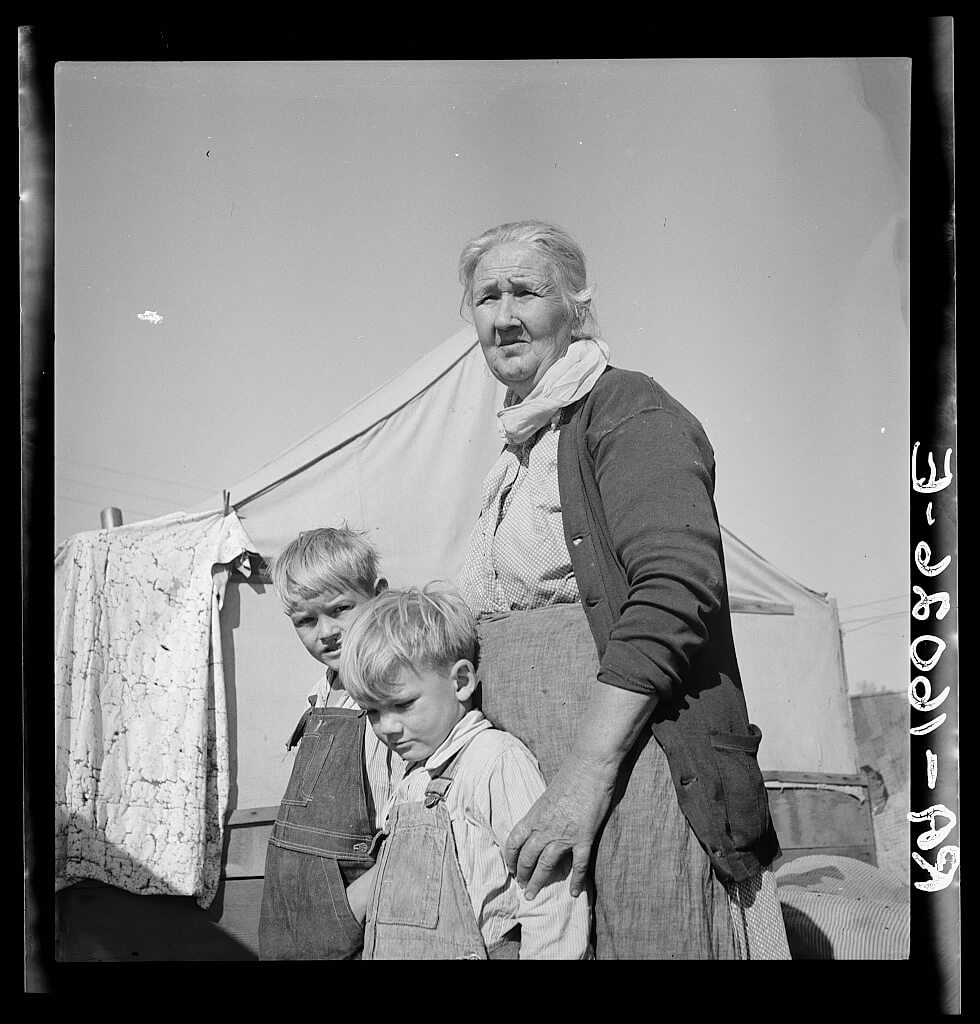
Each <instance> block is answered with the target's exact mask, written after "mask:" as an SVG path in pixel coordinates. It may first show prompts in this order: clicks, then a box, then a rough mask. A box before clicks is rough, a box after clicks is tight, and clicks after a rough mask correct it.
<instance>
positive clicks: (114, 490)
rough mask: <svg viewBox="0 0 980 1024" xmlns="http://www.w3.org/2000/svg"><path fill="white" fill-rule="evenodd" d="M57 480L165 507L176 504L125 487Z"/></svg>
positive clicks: (167, 499) (63, 479) (61, 478)
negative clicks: (127, 495) (148, 501)
mask: <svg viewBox="0 0 980 1024" xmlns="http://www.w3.org/2000/svg"><path fill="white" fill-rule="evenodd" d="M55 479H56V480H61V481H62V482H63V483H71V484H80V485H81V486H82V487H95V488H101V489H102V490H105V491H110V492H111V493H113V494H130V495H132V496H133V497H134V498H149V500H150V501H159V502H161V503H162V504H164V505H173V504H174V503H175V499H174V498H158V497H157V496H156V495H155V494H147V493H146V492H145V491H129V490H127V489H126V488H125V487H107V486H105V485H104V484H90V483H87V482H86V481H84V480H74V479H72V478H71V477H64V476H59V477H55Z"/></svg>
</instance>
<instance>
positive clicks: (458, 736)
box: [385, 710, 589, 960]
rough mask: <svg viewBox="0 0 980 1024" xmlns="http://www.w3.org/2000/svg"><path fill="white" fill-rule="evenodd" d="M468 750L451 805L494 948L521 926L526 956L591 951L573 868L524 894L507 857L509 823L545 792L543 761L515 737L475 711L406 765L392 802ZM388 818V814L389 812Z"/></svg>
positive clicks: (412, 794)
mask: <svg viewBox="0 0 980 1024" xmlns="http://www.w3.org/2000/svg"><path fill="white" fill-rule="evenodd" d="M460 750H462V753H461V754H460V756H459V758H458V759H457V761H456V768H455V779H454V781H453V783H452V785H451V786H450V788H449V792H448V794H447V796H446V801H445V806H446V810H447V811H448V813H449V818H450V822H451V825H452V831H453V838H454V839H455V842H456V853H457V855H458V858H459V866H460V869H461V871H462V874H463V880H464V881H465V883H466V889H467V892H468V894H469V897H470V900H471V902H472V904H473V913H474V915H475V917H476V921H477V924H478V925H479V928H480V932H481V934H482V935H483V939H484V942H485V943H486V945H487V946H488V947H490V946H492V945H493V944H494V943H496V942H497V941H499V940H500V939H501V938H503V936H504V935H505V934H506V933H507V932H509V931H510V930H511V928H513V927H514V926H515V925H520V927H521V949H520V959H521V960H582V959H586V958H587V956H588V950H589V903H588V900H587V898H586V896H585V895H582V896H580V897H579V898H578V899H573V898H572V896H571V895H570V894H569V891H568V873H567V871H566V872H565V874H564V875H563V876H562V877H561V878H559V879H557V880H556V881H554V882H551V883H549V884H548V885H546V886H545V887H544V888H543V889H541V891H540V892H539V893H538V894H537V896H535V897H534V899H533V900H527V899H525V898H524V894H523V893H522V892H521V889H520V887H519V886H518V884H517V881H516V880H515V878H514V877H513V875H511V874H510V873H509V872H508V870H507V866H506V864H505V863H504V858H503V853H502V851H503V847H504V844H505V843H506V841H507V837H508V836H509V835H510V832H511V829H512V828H513V827H514V826H515V825H516V824H517V822H518V821H520V820H521V818H523V817H524V815H525V814H527V812H528V811H529V810H530V809H531V806H532V805H533V804H534V802H535V801H536V800H537V799H538V797H539V796H541V794H542V793H543V792H544V788H545V787H544V779H543V778H542V777H541V772H540V769H539V768H538V764H537V761H535V759H534V757H533V755H532V754H531V752H530V751H529V750H528V749H527V747H525V746H524V744H523V743H521V742H520V740H518V739H517V738H516V737H514V736H511V735H510V734H509V733H505V732H502V731H500V730H499V729H494V728H493V727H492V726H491V724H490V722H488V721H487V719H486V718H484V716H483V714H482V713H481V712H479V711H475V710H474V711H470V712H468V713H467V714H466V715H465V717H464V718H463V719H462V720H461V721H459V722H458V723H457V724H456V726H455V727H454V728H453V730H452V732H450V734H449V736H448V737H447V738H446V740H445V742H444V743H443V744H442V746H441V747H440V748H439V749H438V750H437V751H436V752H435V753H434V754H433V755H432V756H431V757H430V758H429V759H428V760H427V761H426V762H424V763H416V764H412V765H409V766H408V770H407V772H406V774H405V776H404V778H403V779H402V781H401V782H400V783H399V784H398V785H397V786H396V787H395V791H394V793H393V794H392V796H391V798H390V799H389V801H388V809H390V808H391V807H393V806H394V805H395V804H396V803H403V802H411V801H420V800H422V799H424V796H425V790H426V787H427V786H428V784H429V781H430V779H431V777H432V774H433V773H437V772H438V770H439V769H440V768H441V767H442V766H443V765H445V764H446V762H447V761H448V760H449V759H450V758H451V757H452V756H453V755H454V754H456V753H457V751H460ZM385 817H387V814H386V815H385Z"/></svg>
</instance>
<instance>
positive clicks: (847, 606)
mask: <svg viewBox="0 0 980 1024" xmlns="http://www.w3.org/2000/svg"><path fill="white" fill-rule="evenodd" d="M900 597H902V598H905V600H908V597H909V595H908V594H896V595H895V596H894V597H879V598H877V599H876V600H874V601H862V602H861V603H860V604H844V605H841V609H840V610H841V611H842V612H846V611H850V610H851V609H852V608H867V606H868V605H869V604H884V603H885V602H886V601H897V600H898V599H899V598H900Z"/></svg>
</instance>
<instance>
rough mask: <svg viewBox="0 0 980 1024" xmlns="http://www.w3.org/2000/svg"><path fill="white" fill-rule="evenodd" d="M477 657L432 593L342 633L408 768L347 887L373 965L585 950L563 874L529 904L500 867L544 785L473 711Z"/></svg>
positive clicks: (468, 634) (461, 626)
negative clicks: (361, 869) (367, 861)
mask: <svg viewBox="0 0 980 1024" xmlns="http://www.w3.org/2000/svg"><path fill="white" fill-rule="evenodd" d="M476 650H477V639H476V623H475V621H474V619H473V615H472V613H471V612H470V610H469V608H468V607H467V605H466V603H465V602H464V601H463V599H462V598H461V597H460V596H459V595H457V594H455V593H450V592H446V591H439V590H435V589H433V588H431V587H426V588H424V589H422V590H419V589H415V588H413V589H411V590H406V591H402V592H400V593H390V594H385V595H382V596H381V597H378V598H376V599H375V600H374V601H371V602H370V603H369V604H366V605H364V607H363V608H362V609H361V611H360V612H359V613H358V615H357V617H356V618H355V620H354V622H353V623H352V625H351V626H350V629H349V631H348V633H347V638H346V641H345V644H344V648H343V651H342V652H341V657H340V670H341V672H342V674H343V677H344V680H345V685H346V687H347V689H348V692H349V693H350V695H351V696H352V697H353V698H354V699H355V700H357V702H358V704H359V705H360V706H361V707H362V708H364V709H365V710H366V711H367V713H368V720H369V721H370V723H371V727H372V728H373V729H374V732H375V733H376V734H377V736H378V737H379V738H380V739H381V740H382V741H384V743H385V744H386V745H387V746H388V748H389V749H390V750H392V751H394V752H395V753H396V754H398V755H399V756H400V757H402V758H404V760H405V762H406V768H405V775H404V777H403V779H402V780H401V782H400V783H398V785H397V786H396V787H395V791H394V792H393V793H392V795H391V797H390V798H389V800H388V803H387V807H386V808H385V813H384V815H383V819H384V842H383V844H382V846H381V848H380V851H379V853H378V862H377V864H376V865H375V866H374V867H372V868H371V869H370V870H369V871H368V872H366V873H365V874H363V875H361V876H360V877H359V878H358V879H356V880H355V881H354V882H352V884H351V885H350V886H349V887H348V890H347V895H348V899H349V902H350V906H351V908H352V911H353V913H354V915H355V917H357V919H358V920H365V918H366V921H367V926H366V932H365V941H364V959H365V960H430V959H443V960H445V959H450V960H459V959H463V960H485V959H491V960H493V959H521V960H579V959H585V958H586V957H587V955H588V949H589V943H588V933H589V906H588V901H587V900H586V899H582V898H579V899H574V898H573V897H572V896H571V895H570V893H569V891H568V883H567V878H559V879H557V880H555V881H553V882H551V883H550V884H548V885H546V886H545V887H544V888H542V889H541V890H540V891H539V892H538V893H537V895H536V896H535V898H534V899H533V900H527V899H525V897H524V894H523V893H522V891H521V889H520V888H519V887H518V884H517V881H516V879H515V878H514V876H513V875H511V874H510V873H509V872H508V870H507V866H506V864H505V862H504V856H503V849H504V844H505V843H506V841H507V836H508V835H509V834H510V831H511V829H512V828H513V827H514V825H516V824H517V822H518V821H520V820H521V818H523V817H524V815H525V814H526V813H527V812H528V811H529V810H530V809H531V806H532V805H533V804H534V803H535V801H536V800H537V799H538V797H540V795H541V794H542V793H543V792H544V789H545V783H544V779H543V777H542V775H541V772H540V769H539V768H538V763H537V761H536V760H535V759H534V756H533V755H532V754H531V752H530V750H528V748H527V747H526V746H524V744H523V743H521V741H520V740H518V739H517V738H516V737H515V736H512V735H510V734H509V733H506V732H502V731H501V730H499V729H495V728H493V726H492V725H491V723H490V722H489V721H487V719H486V718H484V716H483V714H482V713H481V712H480V711H478V710H475V709H474V707H473V693H474V690H475V689H476V686H477V676H476V671H475V669H474V663H475V661H476ZM565 874H566V875H567V871H566V873H565Z"/></svg>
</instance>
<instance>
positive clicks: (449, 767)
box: [425, 747, 466, 807]
mask: <svg viewBox="0 0 980 1024" xmlns="http://www.w3.org/2000/svg"><path fill="white" fill-rule="evenodd" d="M465 749H466V748H465V747H461V748H460V749H459V750H457V751H456V753H455V754H453V756H452V757H451V758H450V759H449V760H448V761H447V762H446V763H445V764H444V765H443V766H442V769H441V771H440V772H439V774H438V775H433V776H432V778H431V779H430V780H429V784H428V786H426V788H425V806H426V807H435V805H436V804H438V803H441V802H442V801H443V800H445V799H446V794H447V793H448V792H449V787H450V786H452V784H453V781H454V779H455V778H456V769H457V767H458V766H459V755H460V754H461V753H462V752H463V751H464V750H465Z"/></svg>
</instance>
